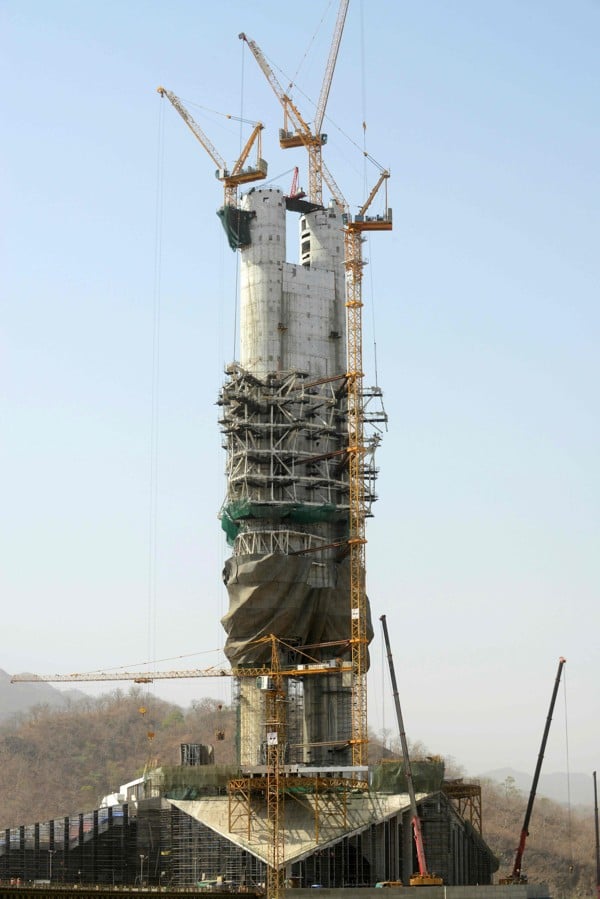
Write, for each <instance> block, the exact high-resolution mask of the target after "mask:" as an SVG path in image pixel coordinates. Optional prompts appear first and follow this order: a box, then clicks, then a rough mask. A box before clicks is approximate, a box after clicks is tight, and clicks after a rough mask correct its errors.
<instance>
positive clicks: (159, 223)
mask: <svg viewBox="0 0 600 899" xmlns="http://www.w3.org/2000/svg"><path fill="white" fill-rule="evenodd" d="M158 108H159V112H158V137H157V154H156V201H155V213H154V284H153V303H152V376H151V381H152V386H151V412H150V476H149V477H150V483H149V495H150V502H149V510H148V599H147V656H148V659H149V660H153V659H154V658H155V657H156V618H157V610H156V606H157V586H156V585H157V557H158V446H159V433H160V324H161V287H162V238H163V221H164V157H165V128H164V103H159V104H158ZM150 691H151V685H150V684H148V685H147V686H146V710H147V708H148V707H149V706H150V699H151V696H150ZM142 714H145V712H143V713H142ZM151 734H152V736H151ZM147 736H148V739H149V740H150V739H152V737H153V736H154V734H153V731H152V730H151V726H150V727H149V729H148V732H147Z"/></svg>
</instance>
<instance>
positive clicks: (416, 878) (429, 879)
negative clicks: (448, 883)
mask: <svg viewBox="0 0 600 899" xmlns="http://www.w3.org/2000/svg"><path fill="white" fill-rule="evenodd" d="M409 883H410V885H411V887H441V886H443V885H444V880H443V878H442V877H438V876H437V874H413V876H412V877H411V878H410V880H409Z"/></svg>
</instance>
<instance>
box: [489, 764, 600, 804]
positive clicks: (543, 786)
mask: <svg viewBox="0 0 600 899" xmlns="http://www.w3.org/2000/svg"><path fill="white" fill-rule="evenodd" d="M478 778H479V779H484V778H485V779H486V780H493V781H495V782H496V783H498V784H503V783H505V782H506V781H507V780H511V781H512V783H513V784H514V786H515V787H516V788H517V789H518V790H521V791H522V792H523V793H525V794H526V795H529V791H530V790H531V784H532V783H533V776H532V775H531V774H525V773H524V772H523V771H515V769H514V768H496V769H495V770H494V771H486V772H485V774H480V775H478ZM537 792H538V796H545V797H546V798H547V799H552V800H554V802H559V803H560V804H561V805H569V804H570V805H578V806H589V807H593V805H594V780H593V778H592V775H591V774H581V773H577V774H568V775H567V773H566V772H564V771H557V772H554V773H552V774H544V773H543V772H542V773H541V774H540V780H539V783H538V789H537Z"/></svg>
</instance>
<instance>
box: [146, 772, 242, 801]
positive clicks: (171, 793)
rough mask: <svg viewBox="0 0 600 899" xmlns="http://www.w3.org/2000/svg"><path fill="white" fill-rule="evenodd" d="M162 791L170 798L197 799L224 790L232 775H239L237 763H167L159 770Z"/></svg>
mask: <svg viewBox="0 0 600 899" xmlns="http://www.w3.org/2000/svg"><path fill="white" fill-rule="evenodd" d="M157 773H158V775H159V778H160V783H161V792H162V793H163V795H164V796H166V797H167V798H168V799H197V798H198V797H199V796H207V795H209V796H210V795H217V794H219V793H221V792H222V791H224V790H225V789H226V787H227V783H228V782H229V780H230V779H231V778H232V777H237V776H238V775H239V768H238V767H237V766H236V765H183V766H180V765H177V766H175V765H165V766H163V767H162V768H160V769H159V771H158V772H157Z"/></svg>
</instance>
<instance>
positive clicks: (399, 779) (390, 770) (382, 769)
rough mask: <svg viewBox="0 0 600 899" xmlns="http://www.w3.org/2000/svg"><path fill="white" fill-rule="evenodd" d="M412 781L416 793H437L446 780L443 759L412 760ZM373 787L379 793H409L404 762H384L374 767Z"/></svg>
mask: <svg viewBox="0 0 600 899" xmlns="http://www.w3.org/2000/svg"><path fill="white" fill-rule="evenodd" d="M410 768H411V772H412V781H413V786H414V788H415V793H435V792H436V791H437V790H440V789H441V787H442V781H443V780H444V760H443V759H437V758H436V759H416V760H415V761H411V763H410ZM371 785H372V787H373V789H374V790H376V791H377V792H378V793H408V782H407V779H406V769H405V767H404V762H400V761H397V762H382V764H381V765H377V766H376V767H375V768H374V769H373V779H372V784H371Z"/></svg>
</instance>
